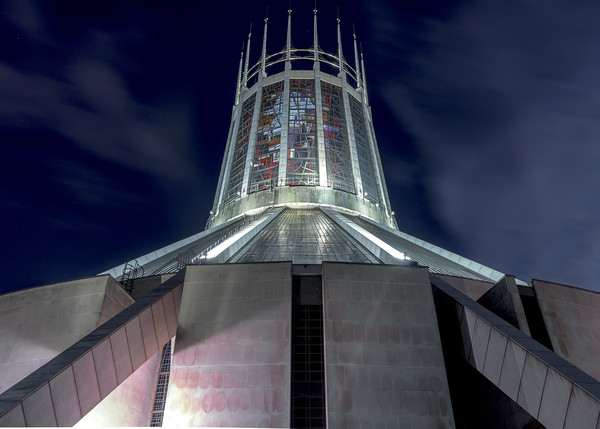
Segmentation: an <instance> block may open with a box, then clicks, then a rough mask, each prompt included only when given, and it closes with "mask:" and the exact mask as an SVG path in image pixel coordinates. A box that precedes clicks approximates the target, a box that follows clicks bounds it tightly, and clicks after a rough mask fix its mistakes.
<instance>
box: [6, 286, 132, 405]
mask: <svg viewBox="0 0 600 429" xmlns="http://www.w3.org/2000/svg"><path fill="white" fill-rule="evenodd" d="M133 302H134V301H133V299H132V298H131V297H130V296H129V295H128V294H127V293H126V292H125V291H124V290H123V289H122V288H121V287H120V286H119V285H118V283H117V282H115V281H114V279H112V278H111V277H110V276H108V275H104V276H99V277H88V278H84V279H78V280H73V281H69V282H62V283H55V284H51V285H46V286H41V287H37V288H31V289H25V290H22V291H17V292H13V293H10V294H6V295H2V296H0V393H2V392H4V391H6V390H7V389H8V388H9V387H10V386H12V385H13V384H15V383H16V382H18V381H19V380H21V379H23V378H24V377H26V376H27V375H29V374H31V373H32V372H33V371H35V370H36V369H38V368H39V367H41V366H42V365H43V364H45V363H46V362H48V361H50V359H52V358H54V357H56V356H57V355H58V354H59V353H61V352H62V351H64V350H65V349H66V348H67V347H69V346H70V345H72V344H73V343H75V342H76V341H78V340H80V339H81V338H83V337H84V336H85V335H87V334H89V333H90V332H92V331H93V330H94V329H95V328H96V327H98V326H100V325H101V324H102V323H104V322H105V321H106V320H108V319H110V318H111V317H113V316H115V315H116V314H118V313H119V312H120V311H121V310H123V309H125V308H126V307H128V306H129V305H131V304H132V303H133Z"/></svg>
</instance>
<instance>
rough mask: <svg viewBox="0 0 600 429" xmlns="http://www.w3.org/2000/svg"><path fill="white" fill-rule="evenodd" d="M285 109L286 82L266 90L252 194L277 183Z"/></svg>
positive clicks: (251, 186)
mask: <svg viewBox="0 0 600 429" xmlns="http://www.w3.org/2000/svg"><path fill="white" fill-rule="evenodd" d="M282 112H283V81H281V82H277V83H274V84H272V85H269V86H267V87H265V88H264V89H263V93H262V100H261V108H260V118H259V121H258V131H257V136H256V148H255V152H254V161H253V162H254V164H253V166H252V179H251V182H250V189H249V191H248V192H249V193H252V192H257V191H262V190H266V189H271V188H272V187H273V186H275V185H276V184H277V176H278V172H279V148H280V146H281V119H282Z"/></svg>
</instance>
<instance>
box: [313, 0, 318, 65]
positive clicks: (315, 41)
mask: <svg viewBox="0 0 600 429" xmlns="http://www.w3.org/2000/svg"><path fill="white" fill-rule="evenodd" d="M313 12H314V13H315V25H314V28H315V29H314V47H315V58H314V59H315V63H316V62H318V61H319V38H318V36H317V0H315V8H314V9H313Z"/></svg>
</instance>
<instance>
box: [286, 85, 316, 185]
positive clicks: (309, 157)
mask: <svg viewBox="0 0 600 429" xmlns="http://www.w3.org/2000/svg"><path fill="white" fill-rule="evenodd" d="M315 103H316V99H315V88H314V81H313V80H308V79H292V80H291V81H290V123H289V134H288V160H287V184H288V185H291V186H294V185H296V186H297V185H318V184H319V169H318V157H317V142H316V129H317V124H316V107H315Z"/></svg>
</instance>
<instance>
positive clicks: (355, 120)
mask: <svg viewBox="0 0 600 429" xmlns="http://www.w3.org/2000/svg"><path fill="white" fill-rule="evenodd" d="M349 98H350V111H351V112H352V126H353V128H354V140H355V142H356V152H357V155H358V165H359V168H360V177H361V180H362V185H363V192H364V196H365V198H366V199H368V200H369V201H372V202H374V203H378V202H380V198H379V192H378V190H377V181H376V180H375V171H374V168H375V165H374V164H373V157H372V156H371V150H370V149H369V139H368V137H367V126H366V125H367V124H365V120H364V115H363V108H362V104H361V102H360V101H358V100H357V99H355V98H354V97H353V96H349Z"/></svg>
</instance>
